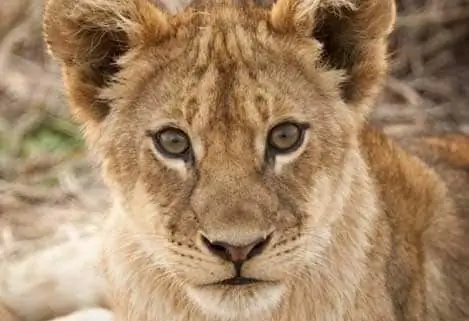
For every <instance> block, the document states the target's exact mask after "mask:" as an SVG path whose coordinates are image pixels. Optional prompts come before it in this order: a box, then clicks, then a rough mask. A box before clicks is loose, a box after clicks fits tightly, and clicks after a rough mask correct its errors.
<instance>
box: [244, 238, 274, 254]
mask: <svg viewBox="0 0 469 321" xmlns="http://www.w3.org/2000/svg"><path fill="white" fill-rule="evenodd" d="M271 239H272V234H270V235H269V236H267V238H265V239H259V240H258V241H257V244H255V245H254V247H253V248H252V249H251V250H250V251H249V253H248V255H247V259H248V260H249V259H251V258H253V257H255V256H258V255H260V254H261V253H262V252H264V250H265V248H266V247H267V245H268V244H269V243H270V240H271Z"/></svg>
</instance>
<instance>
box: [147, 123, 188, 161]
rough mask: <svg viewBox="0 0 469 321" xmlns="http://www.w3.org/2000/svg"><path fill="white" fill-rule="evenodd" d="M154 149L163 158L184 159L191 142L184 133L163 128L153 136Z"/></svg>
mask: <svg viewBox="0 0 469 321" xmlns="http://www.w3.org/2000/svg"><path fill="white" fill-rule="evenodd" d="M153 141H154V143H155V146H156V149H157V150H158V151H159V152H160V153H161V154H163V156H166V157H170V158H186V157H187V155H188V154H189V152H190V149H191V142H190V140H189V137H188V136H187V134H186V133H184V132H183V131H182V130H180V129H177V128H172V127H171V128H165V129H162V130H160V131H159V132H157V133H155V134H154V135H153Z"/></svg>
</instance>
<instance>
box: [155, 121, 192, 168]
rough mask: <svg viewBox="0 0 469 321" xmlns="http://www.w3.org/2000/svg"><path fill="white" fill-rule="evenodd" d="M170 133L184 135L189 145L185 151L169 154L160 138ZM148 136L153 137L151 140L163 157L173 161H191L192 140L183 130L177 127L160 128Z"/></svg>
mask: <svg viewBox="0 0 469 321" xmlns="http://www.w3.org/2000/svg"><path fill="white" fill-rule="evenodd" d="M168 131H175V132H177V133H179V134H182V135H183V136H184V138H185V139H186V140H187V142H188V145H187V147H186V149H185V150H184V151H182V152H181V153H171V152H168V151H167V150H166V149H165V148H164V147H163V146H162V145H161V139H160V137H161V135H163V134H164V133H166V132H168ZM147 136H150V137H151V139H152V141H153V145H154V146H155V148H156V150H157V151H158V152H159V153H160V154H161V155H163V156H164V157H167V158H171V159H183V160H185V161H188V160H190V159H191V154H192V144H191V139H190V138H189V135H187V133H186V132H185V131H184V130H182V129H180V128H178V127H176V126H165V127H161V128H159V129H158V130H156V131H150V132H147Z"/></svg>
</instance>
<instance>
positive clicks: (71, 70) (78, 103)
mask: <svg viewBox="0 0 469 321" xmlns="http://www.w3.org/2000/svg"><path fill="white" fill-rule="evenodd" d="M44 32H45V39H46V42H47V44H48V46H49V50H50V51H51V53H52V55H53V56H54V57H55V58H57V59H58V60H59V61H60V62H61V63H62V65H63V73H64V77H65V83H66V87H67V92H68V97H69V99H70V105H71V106H72V109H73V112H74V113H75V115H76V116H77V117H78V119H79V120H80V121H82V122H85V123H87V124H90V123H92V124H96V123H99V122H100V121H101V120H103V119H104V117H105V116H106V115H107V114H108V112H109V105H108V104H107V103H106V101H104V100H102V99H100V97H99V95H100V93H101V91H102V89H103V88H105V87H106V85H107V83H108V82H109V80H110V79H112V77H113V76H114V74H115V73H116V72H118V71H119V67H118V64H117V63H116V62H117V60H118V59H119V58H121V57H122V56H123V55H125V54H126V53H127V52H128V51H129V50H131V49H134V48H138V47H140V46H145V45H146V44H152V43H153V44H154V43H155V42H156V41H158V39H161V38H162V37H164V36H165V35H166V34H167V33H168V32H169V24H168V21H167V17H166V16H165V14H164V13H163V11H162V10H160V9H159V8H157V7H156V6H155V5H154V4H152V3H151V1H149V0H48V2H47V4H46V11H45V16H44Z"/></svg>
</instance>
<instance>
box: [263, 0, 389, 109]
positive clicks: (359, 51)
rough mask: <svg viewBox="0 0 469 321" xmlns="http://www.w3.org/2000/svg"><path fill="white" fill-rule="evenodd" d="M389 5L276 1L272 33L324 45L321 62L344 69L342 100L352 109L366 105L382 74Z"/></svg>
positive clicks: (381, 0)
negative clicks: (289, 35) (312, 40)
mask: <svg viewBox="0 0 469 321" xmlns="http://www.w3.org/2000/svg"><path fill="white" fill-rule="evenodd" d="M395 16H396V8H395V1H394V0H278V1H277V2H276V4H275V5H274V6H273V8H272V24H273V26H274V28H277V29H279V30H282V31H284V32H295V33H300V34H301V35H304V36H311V37H313V38H315V39H317V40H318V41H320V42H321V43H322V44H323V54H322V59H323V62H324V63H325V64H326V65H327V66H329V67H330V68H334V69H340V70H344V71H345V74H346V78H345V80H344V82H343V83H342V88H341V92H342V97H343V99H344V101H345V102H347V103H348V104H349V105H352V106H356V107H357V108H359V107H361V108H363V107H365V106H366V105H367V104H370V103H371V100H372V99H373V98H374V97H375V96H376V94H377V93H378V90H379V88H380V84H381V82H382V81H383V79H384V76H385V74H386V72H387V42H388V36H389V34H390V33H391V31H392V29H393V26H394V21H395Z"/></svg>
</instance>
